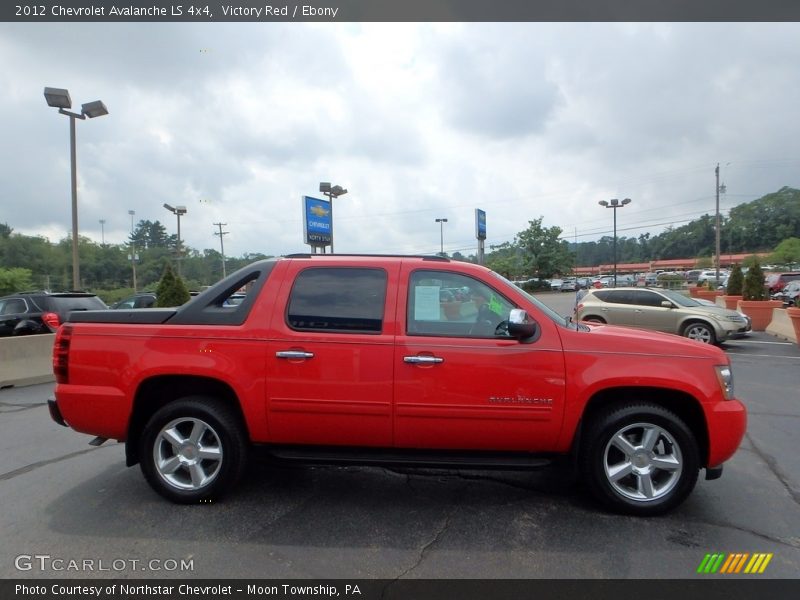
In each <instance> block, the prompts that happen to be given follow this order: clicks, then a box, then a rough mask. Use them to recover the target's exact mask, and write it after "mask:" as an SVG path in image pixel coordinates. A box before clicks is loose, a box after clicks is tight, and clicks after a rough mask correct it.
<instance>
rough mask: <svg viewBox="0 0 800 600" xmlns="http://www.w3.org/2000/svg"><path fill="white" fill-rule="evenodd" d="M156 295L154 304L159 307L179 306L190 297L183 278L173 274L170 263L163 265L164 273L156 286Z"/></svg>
mask: <svg viewBox="0 0 800 600" xmlns="http://www.w3.org/2000/svg"><path fill="white" fill-rule="evenodd" d="M156 296H157V298H156V306H160V307H170V306H180V305H181V304H183V303H184V302H188V301H189V298H191V296H190V295H189V290H188V289H186V284H185V283H184V282H183V279H181V278H180V277H176V276H175V272H174V271H173V270H172V265H171V264H170V263H168V262H167V263H166V264H165V266H164V274H163V275H162V276H161V281H160V282H159V284H158V288H156Z"/></svg>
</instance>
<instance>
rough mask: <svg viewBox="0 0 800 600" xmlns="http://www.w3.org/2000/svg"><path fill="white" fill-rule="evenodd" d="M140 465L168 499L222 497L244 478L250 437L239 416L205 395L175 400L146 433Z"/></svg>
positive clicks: (187, 501)
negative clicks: (247, 436)
mask: <svg viewBox="0 0 800 600" xmlns="http://www.w3.org/2000/svg"><path fill="white" fill-rule="evenodd" d="M139 456H140V459H141V468H142V472H143V473H144V476H145V478H146V479H147V482H148V483H149V484H150V485H151V486H152V487H153V489H154V490H155V491H156V492H158V493H159V494H161V495H162V496H164V497H165V498H167V499H169V500H172V501H173V502H178V503H181V504H193V503H196V502H201V501H203V500H210V499H213V498H218V497H220V496H221V495H222V494H223V493H225V492H226V491H227V490H228V489H230V488H231V487H233V486H234V485H235V484H236V482H237V481H238V480H239V479H240V478H241V475H242V473H243V471H244V468H245V463H246V460H247V440H246V436H245V433H244V428H243V427H242V425H241V423H240V420H239V418H238V417H237V416H236V414H234V412H233V411H232V410H230V409H229V408H228V407H227V406H225V405H224V404H221V403H220V402H218V401H216V400H215V399H213V398H209V397H205V396H191V397H185V398H181V399H179V400H175V401H174V402H170V403H169V404H167V405H166V406H163V407H162V408H160V409H159V410H158V411H156V412H155V413H154V414H153V416H152V417H151V418H150V420H149V421H148V422H147V425H146V426H145V428H144V431H143V432H142V437H141V439H140V446H139Z"/></svg>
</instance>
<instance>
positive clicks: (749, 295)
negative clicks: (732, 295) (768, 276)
mask: <svg viewBox="0 0 800 600" xmlns="http://www.w3.org/2000/svg"><path fill="white" fill-rule="evenodd" d="M742 299H743V300H767V299H768V298H767V290H766V286H765V285H764V272H763V271H762V270H761V265H760V264H759V262H758V260H757V259H756V260H753V261H752V262H751V263H750V268H749V269H748V270H747V275H745V278H744V287H743V288H742Z"/></svg>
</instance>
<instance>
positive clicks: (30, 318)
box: [0, 292, 108, 337]
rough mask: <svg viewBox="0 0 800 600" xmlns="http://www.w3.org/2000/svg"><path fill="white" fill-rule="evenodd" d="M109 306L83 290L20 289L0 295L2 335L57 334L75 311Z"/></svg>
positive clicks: (0, 331) (0, 330) (0, 335)
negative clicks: (44, 290)
mask: <svg viewBox="0 0 800 600" xmlns="http://www.w3.org/2000/svg"><path fill="white" fill-rule="evenodd" d="M104 308H108V307H107V306H106V305H105V303H104V302H103V301H102V300H100V298H98V297H97V296H95V295H94V294H87V293H84V292H61V293H50V292H21V293H18V294H10V295H8V296H3V297H2V298H0V337H6V336H9V335H27V334H32V333H54V332H55V331H56V329H58V326H59V325H61V323H63V322H64V321H65V320H66V319H67V317H68V316H69V313H71V312H72V311H74V310H98V309H104Z"/></svg>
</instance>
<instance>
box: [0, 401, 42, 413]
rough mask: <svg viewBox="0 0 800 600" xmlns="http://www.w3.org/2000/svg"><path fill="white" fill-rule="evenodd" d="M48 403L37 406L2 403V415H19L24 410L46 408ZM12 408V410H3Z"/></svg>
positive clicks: (0, 411)
mask: <svg viewBox="0 0 800 600" xmlns="http://www.w3.org/2000/svg"><path fill="white" fill-rule="evenodd" d="M45 404H47V402H37V403H36V404H14V403H13V402H0V414H2V413H18V412H22V411H23V410H30V409H31V408H39V407H40V406H44V405H45ZM4 408H10V409H11V410H2V409H4Z"/></svg>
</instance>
